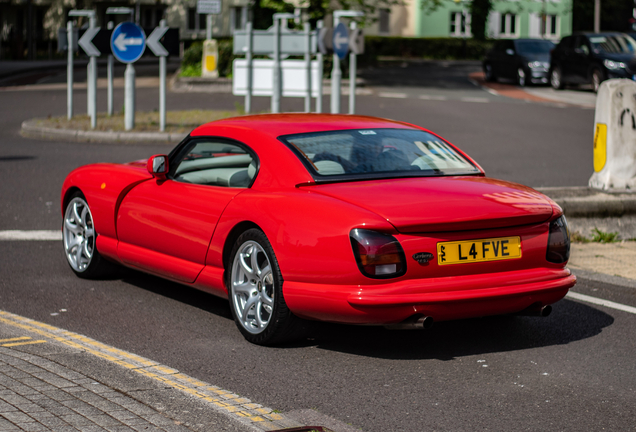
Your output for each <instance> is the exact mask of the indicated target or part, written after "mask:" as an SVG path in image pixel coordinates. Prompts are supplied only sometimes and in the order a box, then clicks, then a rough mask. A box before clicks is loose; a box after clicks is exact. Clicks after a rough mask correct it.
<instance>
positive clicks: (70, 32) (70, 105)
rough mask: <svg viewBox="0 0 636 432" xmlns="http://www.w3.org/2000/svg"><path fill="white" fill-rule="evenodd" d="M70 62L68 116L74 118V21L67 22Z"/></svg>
mask: <svg viewBox="0 0 636 432" xmlns="http://www.w3.org/2000/svg"><path fill="white" fill-rule="evenodd" d="M66 33H67V36H66V38H67V40H68V48H67V49H68V53H67V59H68V63H67V65H66V117H67V118H68V119H69V120H70V119H72V118H73V33H74V32H73V21H69V22H67V23H66Z"/></svg>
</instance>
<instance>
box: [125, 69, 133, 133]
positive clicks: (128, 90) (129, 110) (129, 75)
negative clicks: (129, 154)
mask: <svg viewBox="0 0 636 432" xmlns="http://www.w3.org/2000/svg"><path fill="white" fill-rule="evenodd" d="M124 81H125V82H124V92H125V96H124V111H125V112H124V127H125V129H126V130H127V131H129V130H132V129H134V127H135V67H134V66H133V65H132V63H128V65H127V66H126V71H125V72H124Z"/></svg>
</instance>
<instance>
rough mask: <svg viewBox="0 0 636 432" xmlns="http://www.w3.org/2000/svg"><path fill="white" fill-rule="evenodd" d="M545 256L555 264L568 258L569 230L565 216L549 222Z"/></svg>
mask: <svg viewBox="0 0 636 432" xmlns="http://www.w3.org/2000/svg"><path fill="white" fill-rule="evenodd" d="M545 258H546V259H547V260H548V261H550V262H551V263H555V264H562V263H565V262H567V260H569V259H570V230H569V229H568V222H567V221H566V220H565V216H561V217H560V218H558V219H556V220H554V221H552V222H551V223H550V235H549V236H548V251H547V252H546V254H545Z"/></svg>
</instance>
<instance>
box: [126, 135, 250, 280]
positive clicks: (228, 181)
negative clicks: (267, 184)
mask: <svg viewBox="0 0 636 432" xmlns="http://www.w3.org/2000/svg"><path fill="white" fill-rule="evenodd" d="M256 166H257V159H256V155H255V154H254V153H253V152H252V151H251V150H250V149H249V148H247V147H246V146H244V145H243V144H240V143H237V142H235V141H230V140H227V139H221V138H196V139H192V140H190V141H188V142H187V143H185V144H184V145H182V146H181V147H180V148H179V149H178V150H177V151H176V152H175V153H174V155H173V156H172V157H171V158H170V161H169V174H168V175H167V178H165V179H159V178H154V179H152V180H150V181H147V182H144V183H141V184H140V185H138V186H136V187H135V188H133V189H132V190H131V191H130V192H129V193H128V194H127V195H126V197H125V198H124V199H123V201H122V203H121V205H120V207H119V210H118V212H117V236H118V240H119V245H118V255H119V258H120V259H121V260H122V261H123V262H124V263H126V264H128V265H131V266H134V267H137V268H139V269H142V270H144V271H148V272H150V273H153V274H157V275H159V276H163V277H167V278H170V279H173V280H176V281H179V282H186V283H192V282H194V280H195V279H196V277H197V276H198V274H199V273H200V272H201V270H202V269H203V267H204V265H205V258H206V255H207V251H208V246H209V244H210V240H211V238H212V234H213V233H214V229H215V227H216V224H217V222H218V220H219V218H220V216H221V214H222V213H223V210H224V209H225V207H226V206H227V204H228V203H229V202H230V201H231V200H232V198H234V197H235V196H236V195H237V194H239V193H241V192H242V191H243V190H245V188H247V187H249V186H250V185H251V183H252V180H253V179H254V177H255V173H256V169H255V167H256Z"/></svg>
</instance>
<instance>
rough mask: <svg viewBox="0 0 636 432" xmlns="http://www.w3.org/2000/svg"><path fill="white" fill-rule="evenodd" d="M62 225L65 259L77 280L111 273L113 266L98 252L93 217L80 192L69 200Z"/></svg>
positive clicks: (95, 277) (114, 267)
mask: <svg viewBox="0 0 636 432" xmlns="http://www.w3.org/2000/svg"><path fill="white" fill-rule="evenodd" d="M62 224H63V227H62V234H63V239H62V244H63V247H64V256H65V257H66V261H67V262H68V264H69V266H70V267H71V270H73V272H74V273H75V274H76V275H77V276H78V277H80V278H83V279H98V278H102V277H104V276H106V275H108V274H111V273H113V271H114V270H115V269H116V266H115V265H114V264H112V263H111V262H109V261H107V260H105V259H104V258H103V257H102V256H101V255H100V253H99V251H98V250H97V246H96V240H97V232H96V231H95V227H94V225H93V216H92V214H91V212H90V207H89V205H88V203H87V201H86V197H84V194H83V193H82V192H80V191H77V192H75V193H73V195H71V197H70V198H69V200H68V203H67V204H66V207H65V208H64V220H63V221H62ZM78 242H79V243H78Z"/></svg>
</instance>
